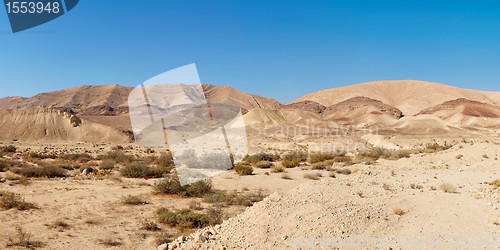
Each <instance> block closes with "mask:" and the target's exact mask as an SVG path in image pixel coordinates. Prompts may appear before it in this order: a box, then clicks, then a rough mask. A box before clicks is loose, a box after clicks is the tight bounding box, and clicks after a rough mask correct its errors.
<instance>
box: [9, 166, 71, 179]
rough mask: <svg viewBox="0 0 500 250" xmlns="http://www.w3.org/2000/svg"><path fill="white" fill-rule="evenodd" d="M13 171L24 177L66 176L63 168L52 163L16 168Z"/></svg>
mask: <svg viewBox="0 0 500 250" xmlns="http://www.w3.org/2000/svg"><path fill="white" fill-rule="evenodd" d="M14 173H16V174H20V175H23V176H26V177H47V178H56V177H66V170H65V169H63V168H60V167H56V166H52V165H46V166H40V167H35V166H31V167H25V168H18V169H16V170H14Z"/></svg>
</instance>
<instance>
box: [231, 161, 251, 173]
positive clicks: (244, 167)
mask: <svg viewBox="0 0 500 250" xmlns="http://www.w3.org/2000/svg"><path fill="white" fill-rule="evenodd" d="M234 171H236V173H237V174H238V175H240V176H244V175H251V174H252V173H253V167H252V166H251V165H250V163H247V162H240V163H237V164H236V165H235V166H234Z"/></svg>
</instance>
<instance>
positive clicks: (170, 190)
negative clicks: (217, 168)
mask: <svg viewBox="0 0 500 250" xmlns="http://www.w3.org/2000/svg"><path fill="white" fill-rule="evenodd" d="M153 189H154V191H155V192H156V193H157V194H173V195H180V196H184V197H203V196H204V195H205V194H209V193H212V183H211V182H210V181H209V180H202V181H197V182H195V183H192V184H188V185H184V186H182V185H181V184H180V182H179V179H178V178H177V176H175V177H174V176H169V177H167V178H164V179H162V180H160V181H158V182H157V183H156V184H155V185H154V186H153Z"/></svg>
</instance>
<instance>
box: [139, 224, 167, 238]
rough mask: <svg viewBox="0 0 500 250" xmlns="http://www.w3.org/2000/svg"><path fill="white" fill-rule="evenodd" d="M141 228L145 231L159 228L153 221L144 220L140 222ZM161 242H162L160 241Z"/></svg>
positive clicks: (158, 229)
mask: <svg viewBox="0 0 500 250" xmlns="http://www.w3.org/2000/svg"><path fill="white" fill-rule="evenodd" d="M141 229H142V230H146V231H153V232H155V231H160V230H161V228H160V227H159V226H158V224H156V222H154V221H148V220H147V221H144V222H143V223H142V227H141ZM162 244H163V243H162Z"/></svg>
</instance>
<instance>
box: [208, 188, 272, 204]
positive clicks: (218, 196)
mask: <svg viewBox="0 0 500 250" xmlns="http://www.w3.org/2000/svg"><path fill="white" fill-rule="evenodd" d="M266 196H267V195H266V194H265V193H264V192H262V191H261V190H257V191H255V192H237V191H229V192H228V191H225V190H217V191H215V192H213V193H211V194H207V195H205V196H204V197H203V201H204V202H207V203H216V204H223V205H226V206H245V207H251V206H252V205H253V204H254V203H256V202H259V201H262V200H263V199H264V198H265V197H266Z"/></svg>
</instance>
